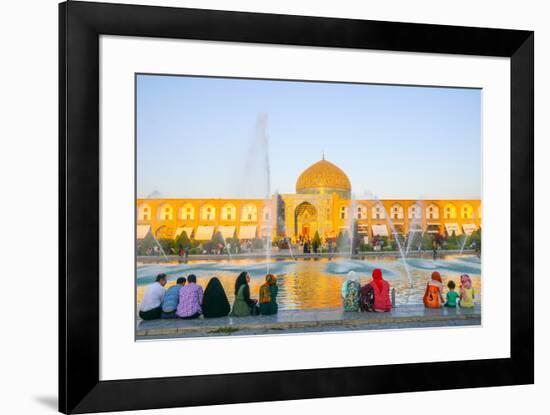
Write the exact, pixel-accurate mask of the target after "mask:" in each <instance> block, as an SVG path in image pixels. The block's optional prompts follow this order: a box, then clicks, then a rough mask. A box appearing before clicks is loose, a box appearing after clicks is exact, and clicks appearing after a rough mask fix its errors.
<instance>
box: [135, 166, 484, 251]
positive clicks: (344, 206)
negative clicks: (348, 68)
mask: <svg viewBox="0 0 550 415" xmlns="http://www.w3.org/2000/svg"><path fill="white" fill-rule="evenodd" d="M136 206H137V234H136V236H137V238H138V239H141V238H143V237H144V236H145V235H146V234H147V233H148V232H152V233H153V234H154V235H155V237H156V238H157V239H174V238H176V237H177V236H179V235H180V234H181V233H182V232H186V233H187V236H189V237H190V238H193V239H195V240H199V241H207V240H210V239H212V237H213V235H214V234H215V233H216V232H220V233H221V234H222V235H223V236H224V238H226V239H227V238H231V237H234V236H236V237H238V238H239V239H241V240H250V239H255V238H262V237H272V238H274V237H275V236H284V237H289V238H291V239H292V240H293V241H297V240H298V239H300V238H306V239H307V238H313V236H314V235H315V232H319V235H320V236H321V238H322V239H324V240H326V239H330V238H336V237H337V236H338V234H339V233H340V232H349V231H350V230H351V228H352V226H353V225H352V224H353V223H356V226H357V230H358V233H359V234H360V235H362V236H363V237H365V240H366V241H368V240H369V239H370V238H372V237H374V236H377V235H378V236H387V237H389V238H392V237H393V235H394V234H395V233H400V234H408V233H409V232H411V231H420V232H429V233H439V234H445V233H447V234H451V233H452V232H453V231H454V232H455V234H456V235H461V234H471V233H472V232H473V231H475V230H476V229H479V228H480V227H481V216H482V207H481V201H480V200H432V199H430V200H404V199H395V200H393V199H392V200H373V199H368V200H352V198H351V183H350V181H349V179H348V177H347V175H346V174H345V173H344V172H343V171H342V170H341V169H340V168H339V167H338V166H336V165H334V164H333V163H331V162H329V161H327V160H325V159H324V158H323V159H322V160H320V161H318V162H317V163H315V164H313V165H312V166H310V167H308V168H307V169H306V170H304V172H303V173H302V174H301V175H300V176H299V177H298V179H297V181H296V193H293V194H280V195H273V197H272V198H271V199H188V198H182V199H138V200H137V204H136Z"/></svg>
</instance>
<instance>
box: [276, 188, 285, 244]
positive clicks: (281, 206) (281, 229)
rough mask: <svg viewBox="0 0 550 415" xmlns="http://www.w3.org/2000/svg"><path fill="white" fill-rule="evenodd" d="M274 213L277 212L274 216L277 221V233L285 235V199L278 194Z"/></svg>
mask: <svg viewBox="0 0 550 415" xmlns="http://www.w3.org/2000/svg"><path fill="white" fill-rule="evenodd" d="M276 214H277V217H276V218H275V220H276V221H277V223H276V227H277V235H278V236H285V201H284V200H283V198H282V197H281V195H279V194H278V195H277V209H276Z"/></svg>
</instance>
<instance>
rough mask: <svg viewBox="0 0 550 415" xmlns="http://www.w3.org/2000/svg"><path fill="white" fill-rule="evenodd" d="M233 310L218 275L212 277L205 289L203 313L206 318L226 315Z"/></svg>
mask: <svg viewBox="0 0 550 415" xmlns="http://www.w3.org/2000/svg"><path fill="white" fill-rule="evenodd" d="M229 311H231V306H230V305H229V300H228V299H227V295H225V291H224V289H223V286H222V283H221V282H220V280H219V279H218V278H217V277H212V278H210V281H208V285H207V286H206V289H205V290H204V297H203V300H202V314H203V316H204V317H205V318H214V317H225V316H226V315H228V314H229Z"/></svg>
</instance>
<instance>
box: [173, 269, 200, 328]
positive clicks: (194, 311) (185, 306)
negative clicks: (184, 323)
mask: <svg viewBox="0 0 550 415" xmlns="http://www.w3.org/2000/svg"><path fill="white" fill-rule="evenodd" d="M187 282H188V284H187V285H185V286H183V287H181V289H180V299H179V303H178V308H177V310H176V315H177V316H178V317H180V318H185V319H192V318H198V317H199V316H200V315H201V314H202V308H201V306H202V298H203V291H202V287H201V286H200V285H197V277H196V276H195V275H193V274H191V275H189V276H188V277H187Z"/></svg>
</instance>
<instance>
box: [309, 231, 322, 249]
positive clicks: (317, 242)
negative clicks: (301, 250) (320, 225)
mask: <svg viewBox="0 0 550 415" xmlns="http://www.w3.org/2000/svg"><path fill="white" fill-rule="evenodd" d="M311 244H312V247H313V252H318V251H319V247H320V246H321V237H320V236H319V232H318V231H315V235H314V236H313V241H311Z"/></svg>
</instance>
